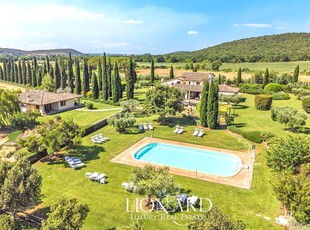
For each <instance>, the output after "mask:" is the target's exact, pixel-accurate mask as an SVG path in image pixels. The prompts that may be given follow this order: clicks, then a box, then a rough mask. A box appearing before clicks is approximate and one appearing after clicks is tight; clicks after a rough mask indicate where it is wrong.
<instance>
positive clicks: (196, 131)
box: [193, 128, 199, 136]
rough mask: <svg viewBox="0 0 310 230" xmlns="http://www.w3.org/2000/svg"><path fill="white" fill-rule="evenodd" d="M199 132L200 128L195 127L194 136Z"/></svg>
mask: <svg viewBox="0 0 310 230" xmlns="http://www.w3.org/2000/svg"><path fill="white" fill-rule="evenodd" d="M198 133H199V129H198V128H195V131H194V133H193V136H197V135H198Z"/></svg>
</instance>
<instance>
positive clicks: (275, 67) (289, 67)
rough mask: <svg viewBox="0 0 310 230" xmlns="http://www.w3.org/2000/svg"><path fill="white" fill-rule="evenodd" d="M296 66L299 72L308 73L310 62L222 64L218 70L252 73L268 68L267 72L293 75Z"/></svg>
mask: <svg viewBox="0 0 310 230" xmlns="http://www.w3.org/2000/svg"><path fill="white" fill-rule="evenodd" d="M297 65H299V69H300V71H304V70H306V71H307V72H309V71H310V61H296V62H255V63H247V62H245V63H223V65H222V66H221V68H220V69H221V70H223V69H232V70H233V71H238V69H239V68H242V69H243V68H248V69H250V70H254V71H257V70H258V71H265V69H266V68H268V69H269V71H275V72H279V73H293V72H294V69H295V67H296V66H297Z"/></svg>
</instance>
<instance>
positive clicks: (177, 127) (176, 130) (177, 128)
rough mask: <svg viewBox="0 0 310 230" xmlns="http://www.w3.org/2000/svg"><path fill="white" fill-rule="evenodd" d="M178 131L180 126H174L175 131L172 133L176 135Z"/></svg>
mask: <svg viewBox="0 0 310 230" xmlns="http://www.w3.org/2000/svg"><path fill="white" fill-rule="evenodd" d="M179 130H180V126H179V125H176V126H175V130H173V132H174V133H177V132H178V131H179Z"/></svg>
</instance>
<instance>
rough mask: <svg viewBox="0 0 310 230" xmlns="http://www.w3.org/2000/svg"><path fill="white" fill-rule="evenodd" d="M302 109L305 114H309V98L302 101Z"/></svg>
mask: <svg viewBox="0 0 310 230" xmlns="http://www.w3.org/2000/svg"><path fill="white" fill-rule="evenodd" d="M302 107H303V108H304V110H305V111H306V113H310V97H305V98H304V99H302Z"/></svg>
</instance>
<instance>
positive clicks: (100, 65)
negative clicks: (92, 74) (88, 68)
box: [97, 57, 102, 92]
mask: <svg viewBox="0 0 310 230" xmlns="http://www.w3.org/2000/svg"><path fill="white" fill-rule="evenodd" d="M97 69H98V89H99V92H101V91H102V64H101V57H99V60H98V66H97Z"/></svg>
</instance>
